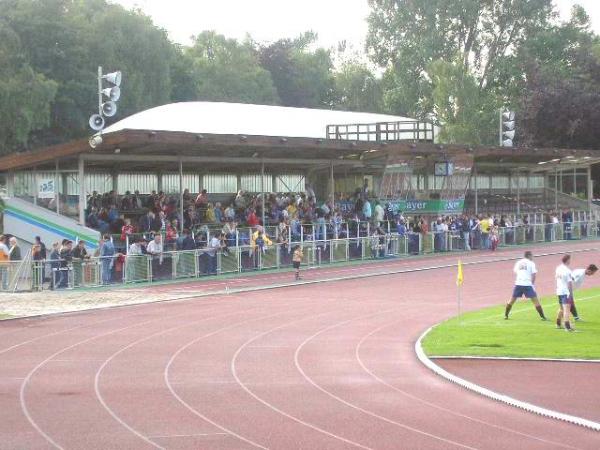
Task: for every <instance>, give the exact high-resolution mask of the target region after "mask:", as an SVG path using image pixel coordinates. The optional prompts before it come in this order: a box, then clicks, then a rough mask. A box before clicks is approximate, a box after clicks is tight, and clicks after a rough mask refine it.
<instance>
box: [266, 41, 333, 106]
mask: <svg viewBox="0 0 600 450" xmlns="http://www.w3.org/2000/svg"><path fill="white" fill-rule="evenodd" d="M315 40H316V35H315V34H314V33H311V32H307V33H304V34H302V35H301V36H299V37H298V38H296V39H281V40H279V41H277V42H274V43H273V44H271V45H268V46H263V47H261V48H260V49H259V52H260V62H261V64H262V66H263V67H264V68H265V69H267V70H268V71H269V72H270V73H271V76H272V78H273V82H274V84H275V86H276V88H277V92H278V94H279V98H280V99H281V104H282V105H284V106H296V107H303V108H325V107H330V106H331V104H332V92H333V87H334V81H333V75H332V68H333V63H332V61H331V55H330V54H329V51H327V50H325V49H322V48H318V49H316V50H314V51H310V50H309V46H310V45H311V44H313V43H314V41H315Z"/></svg>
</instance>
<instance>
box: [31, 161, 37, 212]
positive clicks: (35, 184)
mask: <svg viewBox="0 0 600 450" xmlns="http://www.w3.org/2000/svg"><path fill="white" fill-rule="evenodd" d="M32 178H33V186H32V188H31V193H32V194H33V204H34V205H35V206H37V204H38V180H37V167H35V166H34V168H33V177H32Z"/></svg>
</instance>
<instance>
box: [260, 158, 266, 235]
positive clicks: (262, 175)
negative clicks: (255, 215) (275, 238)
mask: <svg viewBox="0 0 600 450" xmlns="http://www.w3.org/2000/svg"><path fill="white" fill-rule="evenodd" d="M260 191H261V193H260V196H261V199H262V225H263V227H266V226H267V223H266V222H265V210H266V205H265V162H264V161H262V162H261V164H260ZM264 232H265V233H266V229H265V230H264Z"/></svg>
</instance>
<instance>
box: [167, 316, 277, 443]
mask: <svg viewBox="0 0 600 450" xmlns="http://www.w3.org/2000/svg"><path fill="white" fill-rule="evenodd" d="M283 314H286V312H280V313H276V314H269V315H267V316H261V317H258V318H254V319H248V320H244V321H241V322H237V323H234V324H230V325H228V326H226V327H223V328H220V329H218V330H216V331H213V332H211V333H208V334H205V335H203V336H200V337H197V338H195V339H193V340H191V341H190V342H188V343H187V344H185V345H183V346H182V347H180V348H179V349H178V350H177V351H176V352H175V353H173V355H172V356H171V358H170V359H169V361H168V362H167V365H166V366H165V369H164V371H163V379H164V381H165V384H166V385H167V388H168V389H169V391H170V392H171V395H173V397H175V398H176V399H177V401H178V402H179V403H181V404H182V405H183V406H184V407H185V408H186V409H187V410H188V411H190V412H191V413H192V414H194V415H195V416H197V417H200V418H201V419H203V420H205V421H206V422H208V423H210V424H211V425H214V426H215V427H217V428H219V429H220V430H222V431H224V432H225V433H228V434H230V435H232V436H234V437H236V438H238V439H239V440H241V441H243V442H245V443H247V444H250V445H251V446H253V447H256V448H261V449H264V450H267V447H264V446H263V445H261V444H258V443H257V442H254V441H252V440H251V439H248V438H246V437H244V436H242V435H241V434H238V433H236V432H235V431H233V430H231V429H229V428H227V427H226V426H224V425H221V424H220V423H218V422H215V421H214V420H212V419H211V418H210V417H208V416H206V415H205V414H202V413H201V412H200V411H198V410H197V409H195V408H194V407H193V406H191V405H190V404H189V403H187V402H186V401H185V400H184V399H183V398H182V397H181V396H180V395H179V394H178V393H177V392H176V391H175V389H174V388H173V384H172V383H171V380H170V371H171V366H172V365H173V362H174V361H175V359H177V357H178V356H179V355H180V354H181V353H182V352H184V351H185V350H186V349H188V348H189V347H191V346H192V345H194V344H195V343H197V342H199V341H201V340H203V339H206V338H208V337H210V336H214V335H216V334H218V333H221V332H223V331H226V330H229V329H233V328H236V327H239V326H240V325H245V324H247V323H251V322H258V321H261V320H266V319H270V318H273V317H277V316H281V315H283Z"/></svg>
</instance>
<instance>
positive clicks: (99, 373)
mask: <svg viewBox="0 0 600 450" xmlns="http://www.w3.org/2000/svg"><path fill="white" fill-rule="evenodd" d="M214 310H216V308H214V309H212V310H208V312H209V313H210V312H211V311H214ZM249 311H252V310H244V311H234V312H230V313H227V314H220V315H216V316H209V317H204V318H203V319H200V320H196V321H193V322H190V323H186V324H184V325H177V326H175V327H171V328H168V329H166V330H162V331H159V332H157V333H153V334H151V335H149V336H145V337H143V338H141V339H138V340H137V341H134V342H132V343H130V344H129V345H126V346H125V347H122V348H121V349H119V350H118V351H116V352H115V353H113V354H112V355H110V356H109V357H108V358H107V359H105V360H104V361H103V363H102V365H101V366H100V367H99V368H98V370H97V371H96V374H95V376H94V392H95V394H96V398H97V399H98V401H99V402H100V404H101V405H102V407H103V408H104V409H105V410H106V411H107V412H108V413H109V414H110V415H111V417H112V418H113V419H115V420H116V421H117V422H118V423H119V424H120V425H122V426H123V427H124V428H126V429H127V430H129V431H130V432H131V433H133V434H134V435H136V436H138V437H139V438H141V439H143V440H146V441H147V439H146V438H148V439H152V438H150V437H149V436H146V435H144V434H143V433H142V432H140V431H138V430H136V429H135V428H134V427H132V426H131V425H129V424H128V423H127V422H125V421H124V420H123V419H121V417H120V416H119V415H118V414H117V413H116V412H115V411H114V410H113V409H112V408H111V407H110V406H109V405H108V403H106V400H105V399H104V397H103V396H102V393H101V392H100V377H101V376H102V372H103V370H104V369H105V368H106V366H107V365H108V364H109V363H110V362H111V361H112V360H113V359H114V358H116V357H117V356H118V355H120V354H121V353H123V352H124V351H126V350H128V349H130V348H132V347H134V346H136V345H138V344H140V343H142V342H145V341H148V340H150V339H152V338H155V337H157V336H160V335H163V334H166V333H169V332H172V331H175V330H180V329H182V328H186V327H190V326H192V325H198V324H199V323H202V322H206V321H209V320H213V319H220V318H223V317H229V316H233V315H236V314H242V313H247V312H249ZM204 312H207V311H204ZM185 315H188V314H187V313H185V314H179V315H176V316H172V317H171V318H177V317H181V316H185Z"/></svg>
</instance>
